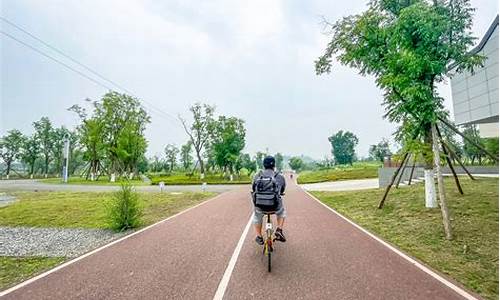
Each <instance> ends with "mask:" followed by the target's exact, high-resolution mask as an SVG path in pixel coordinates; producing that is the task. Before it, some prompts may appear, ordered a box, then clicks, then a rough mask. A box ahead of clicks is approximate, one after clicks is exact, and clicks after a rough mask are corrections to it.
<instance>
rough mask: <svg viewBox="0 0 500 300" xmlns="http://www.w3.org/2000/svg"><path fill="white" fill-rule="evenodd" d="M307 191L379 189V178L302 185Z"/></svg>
mask: <svg viewBox="0 0 500 300" xmlns="http://www.w3.org/2000/svg"><path fill="white" fill-rule="evenodd" d="M300 186H301V187H302V188H303V189H305V190H306V191H354V190H366V189H377V188H378V178H370V179H356V180H341V181H328V182H318V183H309V184H301V185H300Z"/></svg>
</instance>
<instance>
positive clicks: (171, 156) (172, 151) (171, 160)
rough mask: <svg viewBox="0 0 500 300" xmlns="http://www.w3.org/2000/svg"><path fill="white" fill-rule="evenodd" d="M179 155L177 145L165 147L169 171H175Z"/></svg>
mask: <svg viewBox="0 0 500 300" xmlns="http://www.w3.org/2000/svg"><path fill="white" fill-rule="evenodd" d="M177 154H179V149H178V148H177V147H176V146H175V145H173V144H168V145H167V146H166V147H165V155H166V157H167V162H168V170H169V171H170V172H172V171H173V170H174V167H175V164H176V162H177Z"/></svg>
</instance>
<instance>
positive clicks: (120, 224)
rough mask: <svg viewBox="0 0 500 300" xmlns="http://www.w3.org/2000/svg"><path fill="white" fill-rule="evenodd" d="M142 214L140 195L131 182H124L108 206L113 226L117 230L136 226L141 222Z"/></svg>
mask: <svg viewBox="0 0 500 300" xmlns="http://www.w3.org/2000/svg"><path fill="white" fill-rule="evenodd" d="M141 215H142V207H141V206H140V203H139V195H138V194H137V193H136V192H135V191H134V190H133V189H132V186H131V185H130V183H129V182H123V183H122V184H121V188H120V190H119V191H117V192H116V193H115V194H114V195H113V198H112V199H111V201H110V203H109V206H108V217H109V222H110V225H111V228H112V229H114V230H117V231H122V230H127V229H130V228H135V227H137V226H139V225H140V224H141Z"/></svg>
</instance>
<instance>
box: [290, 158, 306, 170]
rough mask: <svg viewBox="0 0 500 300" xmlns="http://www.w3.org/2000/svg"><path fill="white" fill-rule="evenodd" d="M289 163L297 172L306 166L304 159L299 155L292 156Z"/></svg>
mask: <svg viewBox="0 0 500 300" xmlns="http://www.w3.org/2000/svg"><path fill="white" fill-rule="evenodd" d="M288 164H289V165H290V168H292V170H294V171H296V172H299V171H300V170H301V169H302V168H303V167H304V161H303V160H302V159H301V158H300V157H297V156H295V157H291V158H290V160H289V161H288Z"/></svg>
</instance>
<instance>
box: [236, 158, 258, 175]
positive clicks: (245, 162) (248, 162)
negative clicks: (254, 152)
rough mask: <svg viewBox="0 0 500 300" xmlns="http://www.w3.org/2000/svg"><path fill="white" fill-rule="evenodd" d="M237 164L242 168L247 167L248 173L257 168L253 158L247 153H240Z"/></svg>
mask: <svg viewBox="0 0 500 300" xmlns="http://www.w3.org/2000/svg"><path fill="white" fill-rule="evenodd" d="M239 164H240V165H241V166H242V167H243V168H245V169H247V171H248V175H250V174H251V173H253V172H255V171H256V170H257V164H256V162H255V160H253V159H252V157H250V154H248V153H244V154H240V158H239Z"/></svg>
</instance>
